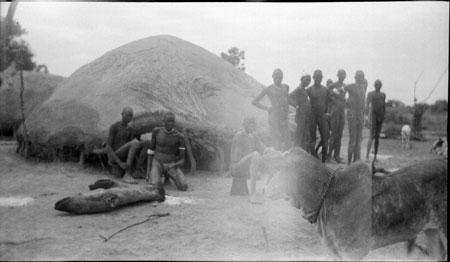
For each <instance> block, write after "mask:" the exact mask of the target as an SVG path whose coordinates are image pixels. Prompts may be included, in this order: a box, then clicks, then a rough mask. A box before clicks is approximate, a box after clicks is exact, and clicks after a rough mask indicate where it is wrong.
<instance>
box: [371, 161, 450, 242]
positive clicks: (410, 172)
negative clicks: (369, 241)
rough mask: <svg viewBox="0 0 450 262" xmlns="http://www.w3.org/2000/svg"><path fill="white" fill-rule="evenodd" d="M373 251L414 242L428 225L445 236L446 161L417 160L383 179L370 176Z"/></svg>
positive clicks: (382, 177)
mask: <svg viewBox="0 0 450 262" xmlns="http://www.w3.org/2000/svg"><path fill="white" fill-rule="evenodd" d="M372 190H373V192H372V193H373V197H372V236H373V237H374V239H375V246H374V248H378V247H382V246H386V245H390V244H393V243H396V242H399V241H405V240H406V239H414V238H415V237H416V236H417V234H418V233H419V232H420V231H422V230H423V228H424V226H425V225H426V224H427V223H430V222H433V221H431V220H436V221H435V222H436V223H437V224H439V225H438V226H439V227H442V229H443V231H444V233H445V235H446V234H447V160H446V159H432V160H424V161H419V162H417V163H415V164H413V165H411V166H408V167H405V168H402V169H399V170H397V171H395V172H394V173H392V174H390V175H386V176H380V177H378V176H374V177H373V187H372Z"/></svg>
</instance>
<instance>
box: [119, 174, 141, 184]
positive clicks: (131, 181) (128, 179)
mask: <svg viewBox="0 0 450 262" xmlns="http://www.w3.org/2000/svg"><path fill="white" fill-rule="evenodd" d="M122 180H123V181H124V182H125V183H128V184H137V181H136V180H134V178H132V177H131V176H130V174H128V173H126V174H125V175H124V176H123V178H122Z"/></svg>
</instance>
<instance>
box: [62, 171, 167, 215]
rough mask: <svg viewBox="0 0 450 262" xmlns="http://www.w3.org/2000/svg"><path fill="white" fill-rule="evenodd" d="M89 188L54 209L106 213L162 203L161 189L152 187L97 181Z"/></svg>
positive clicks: (76, 212)
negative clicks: (121, 208) (138, 205)
mask: <svg viewBox="0 0 450 262" xmlns="http://www.w3.org/2000/svg"><path fill="white" fill-rule="evenodd" d="M89 188H90V189H91V190H93V191H91V192H89V193H80V194H78V195H75V196H73V197H66V198H63V199H61V200H59V201H58V202H56V204H55V209H56V210H58V211H65V212H69V213H75V214H89V213H101V212H108V211H111V210H114V209H117V208H118V207H121V206H126V205H129V204H132V203H136V202H151V201H158V202H163V201H164V200H165V192H164V189H163V188H156V187H154V186H152V185H131V184H125V183H121V182H117V181H112V180H109V179H100V180H97V181H96V182H95V183H94V184H92V185H90V186H89Z"/></svg>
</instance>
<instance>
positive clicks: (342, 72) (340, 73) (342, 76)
mask: <svg viewBox="0 0 450 262" xmlns="http://www.w3.org/2000/svg"><path fill="white" fill-rule="evenodd" d="M337 77H338V81H339V82H343V81H344V79H345V78H346V77H347V73H345V70H344V69H339V71H338V72H337Z"/></svg>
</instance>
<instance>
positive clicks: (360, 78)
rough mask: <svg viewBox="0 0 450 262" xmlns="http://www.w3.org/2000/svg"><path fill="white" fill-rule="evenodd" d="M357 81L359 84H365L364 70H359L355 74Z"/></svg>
mask: <svg viewBox="0 0 450 262" xmlns="http://www.w3.org/2000/svg"><path fill="white" fill-rule="evenodd" d="M355 81H356V83H358V84H363V83H364V72H363V71H362V70H358V71H356V72H355Z"/></svg>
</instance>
